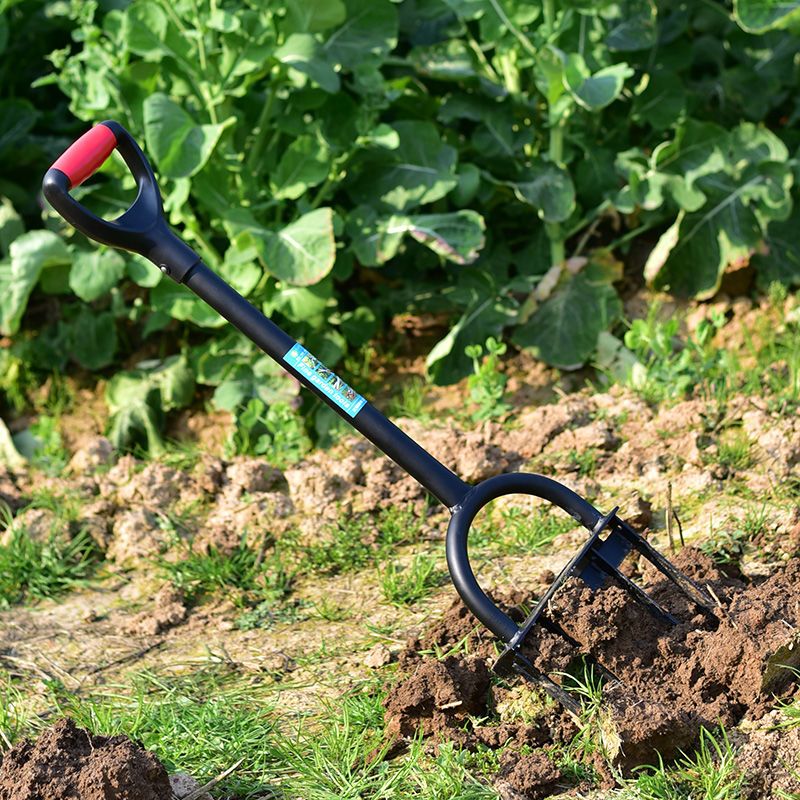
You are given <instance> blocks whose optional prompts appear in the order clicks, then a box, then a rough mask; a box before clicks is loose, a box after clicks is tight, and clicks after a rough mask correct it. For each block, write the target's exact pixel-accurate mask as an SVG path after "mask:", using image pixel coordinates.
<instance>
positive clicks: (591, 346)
mask: <svg viewBox="0 0 800 800" xmlns="http://www.w3.org/2000/svg"><path fill="white" fill-rule="evenodd" d="M621 314H622V302H621V301H620V299H619V295H617V292H616V290H615V289H614V287H613V286H612V285H611V282H610V280H609V274H608V272H607V270H606V269H604V268H603V267H601V266H600V265H596V264H589V265H588V266H587V267H586V268H585V269H584V270H582V271H581V272H579V273H578V274H577V275H574V276H565V281H564V283H563V284H562V285H560V286H559V287H557V288H556V290H555V291H554V292H553V293H552V294H551V295H550V297H548V298H547V300H545V301H544V302H543V303H542V305H541V306H539V308H537V309H536V311H535V312H534V314H533V315H532V316H531V318H530V319H529V320H528V321H527V322H526V323H525V324H524V325H521V326H519V327H518V328H517V329H516V330H515V332H514V335H513V337H512V340H513V342H514V343H515V344H516V345H517V346H518V347H521V348H524V349H526V350H531V351H532V352H533V353H534V354H535V355H536V356H537V357H539V358H541V359H542V360H543V361H545V362H547V363H548V364H551V365H552V366H555V367H560V368H561V369H577V368H578V367H580V366H582V365H583V364H585V363H586V362H587V361H588V360H589V359H590V358H591V356H592V353H594V351H595V348H596V347H597V338H598V336H599V335H600V333H601V332H602V331H605V330H607V329H608V328H609V327H610V326H611V324H612V323H613V322H615V321H616V320H617V319H618V318H619V317H620V315H621Z"/></svg>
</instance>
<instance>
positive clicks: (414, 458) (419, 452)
mask: <svg viewBox="0 0 800 800" xmlns="http://www.w3.org/2000/svg"><path fill="white" fill-rule="evenodd" d="M183 283H184V284H185V285H186V286H187V287H188V288H189V289H191V290H192V291H193V292H194V293H195V294H196V295H197V296H198V297H200V298H201V299H202V300H204V301H205V302H206V303H208V304H209V305H210V306H211V307H212V308H213V309H214V310H216V311H217V312H218V313H219V314H220V315H221V316H223V317H225V319H227V320H228V321H229V322H230V323H231V324H232V325H234V326H235V327H236V328H238V329H239V330H240V331H241V332H242V333H243V334H244V335H245V336H247V337H248V339H251V340H252V341H253V342H255V344H256V345H258V346H259V347H260V348H261V349H262V350H263V351H264V352H265V353H266V354H267V355H268V356H270V357H271V358H273V359H274V360H275V361H276V362H277V363H278V364H279V365H280V366H281V367H283V369H285V370H286V371H287V372H289V373H290V374H291V375H292V376H294V377H295V378H297V380H298V381H300V382H301V383H302V384H303V385H304V386H305V387H306V388H308V389H309V390H310V391H312V392H313V393H314V394H315V395H316V396H317V397H319V398H320V400H323V401H325V403H327V404H328V405H329V406H330V407H331V408H332V409H333V410H334V411H335V412H336V413H337V414H339V416H341V417H342V418H343V419H344V420H345V421H346V422H347V423H349V424H350V425H352V426H353V427H354V428H355V429H356V430H357V431H359V432H360V433H362V434H363V435H364V436H365V437H366V438H367V439H369V441H370V442H372V443H373V444H374V445H375V446H376V447H378V448H379V449H380V450H381V451H383V452H384V453H385V454H386V455H387V456H389V458H391V459H392V461H394V462H396V463H397V464H398V465H399V466H400V467H402V468H403V469H404V470H405V471H406V472H407V473H408V474H409V475H411V476H412V477H413V478H415V479H416V480H417V481H418V482H419V483H421V484H422V485H423V486H424V487H425V488H426V489H427V490H428V491H429V492H430V493H431V494H432V495H433V496H434V497H435V498H436V499H437V500H439V502H441V503H442V504H444V505H445V506H447V508H453V507H454V506H457V505H458V504H459V503H460V502H461V501H462V500H463V498H464V497H465V496H466V494H467V492H468V491H469V490H470V488H471V487H470V485H469V484H467V483H465V482H464V481H462V480H461V479H460V478H459V477H458V476H457V475H455V473H453V472H451V471H450V470H449V469H447V467H445V466H444V465H443V464H442V463H441V462H439V461H437V460H436V459H435V458H434V457H433V456H432V455H431V454H430V453H429V452H428V451H427V450H425V449H424V448H423V447H421V446H420V445H418V444H417V443H416V442H415V441H414V440H413V439H411V438H410V437H409V436H407V435H406V434H405V433H403V431H401V430H400V428H398V427H397V426H396V425H395V424H394V423H392V422H390V421H389V420H388V419H387V418H386V417H385V416H384V415H383V414H381V412H380V411H378V410H377V409H376V408H375V407H374V406H373V405H372V404H370V403H367V404H366V405H365V406H364V407H363V408H362V409H361V410H360V411H358V413H357V414H356V415H355V416H354V417H351V416H349V415H348V414H347V413H346V412H344V411H343V410H342V409H341V408H339V407H338V406H337V405H336V404H335V403H334V402H332V401H331V400H330V398H329V397H327V396H326V395H325V394H324V393H323V392H321V391H320V390H319V389H317V387H316V386H314V384H313V383H312V382H311V381H309V380H308V379H307V378H306V377H305V376H304V375H303V374H301V373H300V372H298V371H297V370H296V369H295V368H294V367H293V366H292V365H291V364H288V363H287V362H286V361H285V360H284V356H286V354H287V353H288V352H289V351H290V350H291V349H292V348H293V347H294V346H295V345H296V344H297V342H295V340H294V339H292V337H291V336H289V334H287V333H286V332H285V331H283V330H281V329H280V328H279V327H278V326H277V325H276V324H275V323H274V322H272V320H270V319H268V318H267V317H266V316H264V314H262V313H261V312H260V311H259V310H258V309H257V308H256V307H255V306H253V305H252V304H251V303H249V302H248V301H247V300H245V298H244V297H242V296H241V295H240V294H239V293H238V292H237V291H236V290H235V289H233V288H232V287H231V286H229V285H228V284H227V283H226V282H225V281H224V280H222V278H220V277H219V276H218V275H217V274H216V273H215V272H214V271H213V270H211V269H210V268H209V267H207V266H206V265H205V264H204V263H202V262H199V263H197V264H196V265H195V266H193V267H192V268H191V269H190V270H189V272H188V273H187V274H186V276H185V277H184V279H183Z"/></svg>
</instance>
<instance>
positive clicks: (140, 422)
mask: <svg viewBox="0 0 800 800" xmlns="http://www.w3.org/2000/svg"><path fill="white" fill-rule="evenodd" d="M194 388H195V382H194V373H193V372H192V370H191V369H190V368H189V365H188V363H187V361H186V359H185V358H184V357H183V356H170V357H169V358H167V359H165V360H164V361H158V360H156V361H144V362H142V363H140V364H139V365H138V367H137V368H136V369H134V370H130V371H127V372H118V373H116V375H114V377H113V378H112V379H111V380H110V381H109V382H108V385H107V386H106V395H105V399H106V403H107V404H108V408H109V412H110V413H111V424H110V430H109V439H111V442H112V444H113V445H114V446H115V447H116V448H118V449H121V450H122V449H127V448H129V447H132V446H133V445H134V444H137V443H139V444H142V445H144V447H146V448H147V450H148V451H149V452H150V454H151V455H156V454H157V453H160V452H162V450H163V445H164V443H163V440H162V438H161V429H162V427H163V424H164V411H170V410H172V409H175V408H184V407H185V406H187V405H189V403H191V401H192V398H193V397H194Z"/></svg>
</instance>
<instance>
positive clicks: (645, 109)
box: [631, 72, 687, 131]
mask: <svg viewBox="0 0 800 800" xmlns="http://www.w3.org/2000/svg"><path fill="white" fill-rule="evenodd" d="M686 97H687V94H686V89H685V88H684V86H683V82H682V81H681V79H680V78H679V77H678V76H677V75H675V74H673V73H670V72H657V73H655V74H651V75H650V76H648V84H647V87H646V88H645V89H644V91H643V92H642V93H641V94H639V95H638V96H637V97H636V99H635V100H634V101H633V113H632V114H631V119H633V120H634V121H635V122H638V123H639V124H643V123H646V124H648V125H650V126H651V127H652V128H653V129H654V130H656V131H663V130H666V129H667V128H669V127H670V126H671V125H673V124H674V123H675V122H677V121H678V119H679V118H680V117H681V115H682V114H683V113H684V111H685V109H686Z"/></svg>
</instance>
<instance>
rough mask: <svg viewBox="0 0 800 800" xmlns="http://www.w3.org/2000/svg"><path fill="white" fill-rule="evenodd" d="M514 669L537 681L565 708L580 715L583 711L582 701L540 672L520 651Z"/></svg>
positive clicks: (523, 675)
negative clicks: (579, 701)
mask: <svg viewBox="0 0 800 800" xmlns="http://www.w3.org/2000/svg"><path fill="white" fill-rule="evenodd" d="M514 670H515V672H517V673H518V674H519V675H522V677H523V678H526V679H527V680H529V681H531V682H532V683H536V684H538V685H539V686H541V687H542V688H543V689H544V690H545V692H547V694H549V695H550V697H552V698H553V699H554V700H555V701H556V702H558V703H561V705H562V706H564V708H566V709H568V710H569V711H571V712H572V713H573V714H575V715H578V714H580V711H581V706H580V703H578V701H577V700H575V699H574V698H573V697H572V696H571V695H570V694H569V692H567V690H566V689H564V688H563V687H562V686H561V685H560V684H558V683H556V682H555V681H554V680H553V679H552V678H551V677H550V676H549V675H545V674H544V672H540V671H539V670H538V669H536V667H534V666H533V664H532V663H531V662H530V661H529V660H528V659H527V658H525V656H523V655H521V654H520V653H517V654H516V658H515V659H514Z"/></svg>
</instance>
